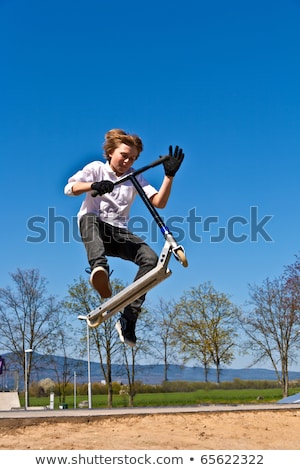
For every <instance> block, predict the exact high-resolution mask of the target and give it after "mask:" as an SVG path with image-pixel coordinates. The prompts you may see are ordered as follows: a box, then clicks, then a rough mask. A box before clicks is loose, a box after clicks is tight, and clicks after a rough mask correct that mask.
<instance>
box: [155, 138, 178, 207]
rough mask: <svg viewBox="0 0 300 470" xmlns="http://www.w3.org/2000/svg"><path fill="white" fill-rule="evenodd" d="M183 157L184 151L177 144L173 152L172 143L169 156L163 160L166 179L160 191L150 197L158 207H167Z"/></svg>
mask: <svg viewBox="0 0 300 470" xmlns="http://www.w3.org/2000/svg"><path fill="white" fill-rule="evenodd" d="M183 159H184V153H183V152H182V149H181V148H179V147H178V146H177V145H176V147H175V150H174V153H173V148H172V145H170V146H169V158H168V159H167V160H165V161H164V162H163V165H164V170H165V177H164V180H163V182H162V185H161V187H160V189H159V191H158V192H157V193H156V194H154V196H152V198H151V199H150V200H151V202H152V204H153V205H154V207H157V208H158V209H163V208H164V207H166V204H167V202H168V199H169V197H170V194H171V188H172V184H173V179H174V176H175V175H176V173H177V171H178V170H179V168H180V166H181V164H182V162H183Z"/></svg>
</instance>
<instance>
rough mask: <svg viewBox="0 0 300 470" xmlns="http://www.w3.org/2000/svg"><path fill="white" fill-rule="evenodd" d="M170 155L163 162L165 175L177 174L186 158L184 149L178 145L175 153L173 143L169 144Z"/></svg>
mask: <svg viewBox="0 0 300 470" xmlns="http://www.w3.org/2000/svg"><path fill="white" fill-rule="evenodd" d="M169 157H170V158H168V159H167V160H165V161H164V162H163V165H164V169H165V175H166V176H172V177H173V176H175V174H176V173H177V171H178V170H179V168H180V165H181V163H182V161H183V159H184V153H183V152H182V149H181V148H179V147H178V145H176V147H175V150H174V154H173V147H172V145H170V146H169Z"/></svg>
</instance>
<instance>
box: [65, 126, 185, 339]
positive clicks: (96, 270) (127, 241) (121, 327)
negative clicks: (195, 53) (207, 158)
mask: <svg viewBox="0 0 300 470" xmlns="http://www.w3.org/2000/svg"><path fill="white" fill-rule="evenodd" d="M103 149H104V156H105V158H106V160H107V161H106V163H102V162H100V161H94V162H92V163H89V164H88V165H86V166H85V167H84V168H83V169H82V170H79V171H78V172H77V173H75V175H73V176H71V178H69V180H68V184H67V185H66V186H65V190H64V192H65V194H66V195H68V196H79V195H81V194H83V193H86V197H85V199H84V201H83V203H82V205H81V208H80V210H79V213H78V223H79V229H80V235H81V238H82V241H83V243H84V246H85V249H86V253H87V258H88V261H89V264H90V268H91V276H90V283H91V285H92V286H93V287H94V289H95V290H96V291H97V292H98V293H99V294H100V296H101V297H102V298H103V299H105V298H108V297H111V295H112V289H111V285H110V282H109V266H108V262H107V256H115V257H119V258H122V259H125V260H128V261H132V262H134V263H135V264H136V265H137V266H138V267H139V269H138V272H137V274H136V276H135V279H134V280H137V279H139V278H140V277H142V276H143V275H144V274H146V273H147V272H149V271H150V270H151V269H153V268H154V267H155V266H156V264H157V261H158V257H157V255H156V253H155V252H154V251H153V250H152V249H151V248H150V247H149V246H148V245H147V244H146V243H145V242H144V241H143V240H142V239H141V238H140V237H137V236H136V235H134V234H133V233H131V232H130V231H129V230H128V228H127V225H128V219H129V213H130V208H131V205H132V203H133V201H134V198H135V196H136V194H137V192H136V189H135V188H134V186H133V185H132V183H131V181H130V180H127V181H125V182H124V183H121V184H119V185H116V186H114V182H116V181H118V179H119V178H120V177H122V176H125V175H126V174H129V173H131V172H133V171H134V169H133V168H132V165H133V163H134V162H135V161H136V160H137V158H138V157H139V155H140V153H141V152H142V150H143V143H142V140H141V139H140V137H138V136H137V135H135V134H129V133H126V132H125V131H124V130H122V129H111V130H110V131H108V132H107V133H106V134H105V142H104V144H103ZM169 157H170V158H169V159H167V160H166V161H164V163H163V166H164V170H165V176H164V179H163V182H162V184H161V187H160V189H159V190H158V191H157V190H156V189H155V188H154V187H153V186H151V185H150V184H149V183H148V181H147V180H146V179H145V178H144V177H143V176H142V175H141V174H139V175H137V179H138V181H139V183H140V184H141V186H142V188H143V190H144V191H145V193H146V195H147V197H148V198H149V199H150V201H151V203H152V204H153V206H154V207H156V208H160V209H162V208H164V207H165V206H166V204H167V201H168V199H169V196H170V192H171V187H172V183H173V178H174V176H175V174H176V172H177V171H178V169H179V167H180V165H181V163H182V161H183V158H184V154H183V153H182V150H181V149H179V148H178V147H176V148H175V151H174V154H173V150H172V147H171V146H170V148H169ZM95 191H96V193H98V195H99V197H93V193H94V192H95ZM144 300H145V295H143V296H141V297H140V298H138V299H137V300H135V301H133V302H132V303H131V304H130V305H127V306H126V307H125V308H124V311H123V313H122V314H121V317H120V319H119V320H118V321H117V323H116V329H117V331H118V334H119V337H120V340H121V341H122V342H123V343H126V344H128V345H129V346H131V347H133V346H135V344H136V336H135V324H136V321H137V318H138V315H139V313H140V311H141V307H142V304H143V302H144Z"/></svg>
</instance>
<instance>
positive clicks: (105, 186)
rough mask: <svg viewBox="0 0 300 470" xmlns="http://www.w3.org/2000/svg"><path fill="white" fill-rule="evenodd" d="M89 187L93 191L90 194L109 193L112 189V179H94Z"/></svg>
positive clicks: (101, 194) (100, 194)
mask: <svg viewBox="0 0 300 470" xmlns="http://www.w3.org/2000/svg"><path fill="white" fill-rule="evenodd" d="M91 189H92V190H93V191H94V192H93V193H92V196H93V197H95V196H103V194H105V193H111V192H112V191H113V189H114V183H113V182H112V181H108V180H103V181H96V182H95V183H93V184H92V186H91Z"/></svg>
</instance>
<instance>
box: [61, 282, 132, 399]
mask: <svg viewBox="0 0 300 470" xmlns="http://www.w3.org/2000/svg"><path fill="white" fill-rule="evenodd" d="M111 285H112V290H113V295H115V294H117V293H118V292H119V291H120V290H122V289H124V287H125V286H124V284H123V283H122V281H120V280H119V279H113V280H112V281H111ZM68 292H69V295H68V297H67V298H66V300H65V302H64V307H65V309H66V311H68V312H69V313H70V314H72V315H73V316H74V315H76V316H79V315H87V314H88V313H90V312H91V311H92V310H94V309H95V308H97V307H99V305H101V298H100V296H99V295H98V294H97V293H96V292H95V291H94V290H93V289H92V288H91V286H90V285H89V283H88V281H87V280H85V279H83V277H80V278H79V280H78V281H75V282H74V283H73V284H72V285H71V286H69V291H68ZM114 324H115V319H114V317H112V318H109V319H108V320H106V321H105V322H104V323H101V324H100V325H99V326H98V327H97V328H91V329H90V330H89V334H90V338H91V350H94V351H97V354H98V356H99V360H100V368H101V371H102V374H103V377H104V379H105V381H106V383H107V386H108V406H109V407H111V406H112V401H113V389H112V359H113V357H114V356H115V355H116V354H117V353H119V351H120V348H121V344H120V342H119V340H118V335H117V333H116V331H115V328H114ZM83 326H84V328H83ZM81 328H82V344H83V345H85V338H86V325H81ZM83 349H85V346H83Z"/></svg>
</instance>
